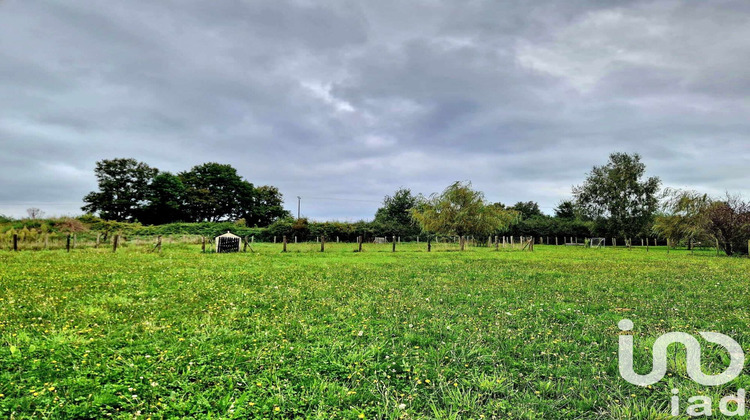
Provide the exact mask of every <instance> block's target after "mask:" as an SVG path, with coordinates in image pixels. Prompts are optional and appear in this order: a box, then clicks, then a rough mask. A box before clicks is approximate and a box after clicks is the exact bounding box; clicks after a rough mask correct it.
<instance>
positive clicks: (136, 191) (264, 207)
mask: <svg viewBox="0 0 750 420" xmlns="http://www.w3.org/2000/svg"><path fill="white" fill-rule="evenodd" d="M95 173H96V177H97V179H98V183H99V191H98V192H91V193H89V194H88V195H86V197H84V201H85V202H86V203H88V204H86V205H85V206H83V207H82V209H83V210H84V211H86V212H88V213H90V214H94V213H97V214H98V215H99V216H101V217H102V218H103V219H107V220H114V221H118V222H125V221H127V222H133V221H140V222H142V223H145V224H154V225H158V224H165V223H173V222H180V221H185V222H190V221H193V222H204V221H211V222H219V221H227V220H239V219H244V220H245V222H246V224H247V225H248V226H266V225H268V224H270V223H272V222H273V221H275V220H277V219H280V218H284V217H288V216H289V212H288V211H286V210H284V208H283V206H282V204H283V197H282V195H281V193H280V192H279V190H278V189H277V188H276V187H272V186H261V187H258V188H255V187H254V186H253V184H251V183H250V182H248V181H245V180H244V179H242V177H241V176H239V174H238V173H237V170H236V169H235V168H233V167H232V166H230V165H222V164H219V163H213V162H210V163H204V164H202V165H197V166H195V167H193V168H192V169H191V170H189V171H185V172H181V173H179V174H178V175H173V174H171V173H169V172H162V173H159V170H158V169H156V168H151V167H149V166H148V165H147V164H145V163H141V162H138V161H136V160H135V159H112V160H102V161H100V162H97V164H96V170H95ZM0 223H1V222H0Z"/></svg>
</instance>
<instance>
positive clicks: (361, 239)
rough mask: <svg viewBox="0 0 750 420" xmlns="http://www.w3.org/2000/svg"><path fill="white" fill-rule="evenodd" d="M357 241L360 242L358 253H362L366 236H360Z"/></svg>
mask: <svg viewBox="0 0 750 420" xmlns="http://www.w3.org/2000/svg"><path fill="white" fill-rule="evenodd" d="M357 241H359V249H357V252H362V242H364V241H365V238H364V236H362V235H360V236H358V237H357Z"/></svg>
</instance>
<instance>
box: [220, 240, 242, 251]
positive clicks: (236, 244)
mask: <svg viewBox="0 0 750 420" xmlns="http://www.w3.org/2000/svg"><path fill="white" fill-rule="evenodd" d="M239 251H240V238H222V237H219V244H218V245H217V246H216V252H239Z"/></svg>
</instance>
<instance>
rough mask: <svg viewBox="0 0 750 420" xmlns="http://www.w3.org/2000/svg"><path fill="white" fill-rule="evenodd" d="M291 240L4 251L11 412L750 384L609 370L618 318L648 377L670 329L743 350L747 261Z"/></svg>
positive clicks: (579, 397) (476, 399)
mask: <svg viewBox="0 0 750 420" xmlns="http://www.w3.org/2000/svg"><path fill="white" fill-rule="evenodd" d="M289 247H290V251H292V252H289V253H286V254H281V253H280V252H279V250H280V248H281V245H280V244H275V245H274V244H255V245H254V249H255V251H256V252H255V253H246V254H201V253H200V247H199V246H195V245H179V244H165V246H164V250H163V251H162V253H161V254H153V253H147V252H145V251H144V248H139V247H134V246H131V247H127V246H126V247H124V248H123V249H121V250H119V251H118V253H117V254H112V252H111V250H109V249H98V250H95V249H82V250H74V251H73V252H71V253H70V254H67V253H65V252H64V251H37V252H18V253H12V252H2V253H0V334H1V337H2V340H1V341H0V363H1V366H2V368H0V417H3V418H8V417H12V418H107V417H111V418H132V417H134V416H141V417H142V418H144V419H145V418H149V417H150V418H154V419H155V418H182V417H193V418H250V417H252V418H359V417H360V416H361V415H364V418H393V419H396V418H412V419H414V418H456V419H469V418H475V419H478V418H528V419H556V418H559V419H573V418H584V419H594V418H620V419H628V418H653V419H656V418H669V417H670V416H669V407H668V402H669V398H670V397H671V393H670V390H671V389H672V387H675V386H676V387H678V388H680V389H681V392H682V393H681V395H683V396H684V397H685V398H684V399H685V400H686V399H687V397H688V396H690V395H694V394H698V393H701V392H703V393H704V394H707V395H711V396H714V397H715V401H718V399H719V397H720V396H722V395H724V394H727V393H730V392H733V391H734V390H736V389H737V388H739V387H748V388H750V381H749V380H748V379H747V378H748V377H747V376H745V375H743V376H741V377H740V378H738V379H737V380H735V381H733V382H731V383H729V384H727V385H725V386H722V387H715V388H701V387H699V386H697V385H695V384H693V383H692V382H691V381H690V380H689V378H687V377H686V374H685V370H684V363H681V362H680V360H682V359H681V358H678V357H672V358H670V372H669V376H668V377H667V378H665V379H664V380H663V381H662V382H660V383H658V384H655V385H654V386H653V387H650V388H640V387H636V386H633V385H630V384H628V383H626V382H625V381H624V380H622V379H621V378H620V377H619V374H618V368H617V337H618V333H619V330H618V329H617V321H619V320H620V319H622V318H624V317H628V318H630V319H632V320H633V321H634V322H635V333H636V338H635V342H636V346H637V347H638V351H637V360H636V363H637V364H636V367H637V370H639V371H640V372H643V371H647V370H649V369H650V345H651V344H652V343H653V340H654V339H655V338H656V337H657V336H658V335H660V334H662V333H664V332H667V331H684V332H688V333H696V332H697V331H718V332H723V333H725V334H728V335H730V336H732V337H733V338H735V339H736V340H737V341H738V342H740V343H741V344H742V345H743V348H745V349H748V347H750V319H749V315H750V309H749V308H750V294H748V293H747V285H748V280H750V273H749V271H748V269H749V268H750V261H749V260H747V259H733V258H718V257H716V256H715V254H714V253H713V252H711V251H705V252H696V254H694V255H691V254H690V253H688V252H686V251H677V252H675V251H672V252H671V253H669V254H668V253H667V252H666V249H664V248H656V249H654V248H652V249H651V250H650V252H646V251H645V249H633V250H630V251H629V250H626V249H601V250H590V249H583V248H572V247H562V246H561V247H554V246H539V245H538V246H537V247H536V250H535V251H534V252H533V253H530V252H520V251H503V250H501V251H500V252H496V251H494V250H491V249H487V248H471V249H470V250H469V251H466V252H463V253H461V252H446V251H447V247H448V246H447V245H439V246H437V247H436V249H437V250H442V252H432V253H426V252H424V248H425V244H419V245H416V244H409V245H406V244H404V245H399V247H398V251H399V252H396V253H391V252H389V251H390V245H379V246H375V245H372V244H366V245H365V252H363V253H354V252H352V250H353V249H354V247H355V246H354V245H352V244H328V245H327V249H326V253H320V252H315V250H317V249H319V245H317V244H290V246H289ZM706 351H707V354H709V353H708V348H706ZM724 359H726V357H724V358H722V356H721V352H711V353H710V354H709V358H708V361H707V362H706V363H707V364H710V365H707V368H708V369H709V370H710V369H712V368H713V369H715V366H714V364H713V362H716V363H715V365H716V366H719V370H721V362H722V361H723V360H724Z"/></svg>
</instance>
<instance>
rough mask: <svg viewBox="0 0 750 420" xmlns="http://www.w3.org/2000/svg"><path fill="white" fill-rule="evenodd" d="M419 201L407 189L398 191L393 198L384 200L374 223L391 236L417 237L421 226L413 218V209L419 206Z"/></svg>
mask: <svg viewBox="0 0 750 420" xmlns="http://www.w3.org/2000/svg"><path fill="white" fill-rule="evenodd" d="M417 203H418V199H417V197H415V196H414V195H412V193H411V190H409V189H407V188H400V189H398V190H397V191H396V192H395V193H394V194H393V195H392V196H391V195H387V196H385V198H383V206H382V207H380V208H379V209H378V210H377V212H375V220H374V221H373V223H374V225H375V226H376V229H377V230H378V231H380V232H388V234H389V235H401V236H404V237H407V236H416V235H418V234H419V231H420V229H419V226H418V225H417V223H415V221H414V218H412V215H411V212H412V209H413V208H415V207H416V206H417Z"/></svg>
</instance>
